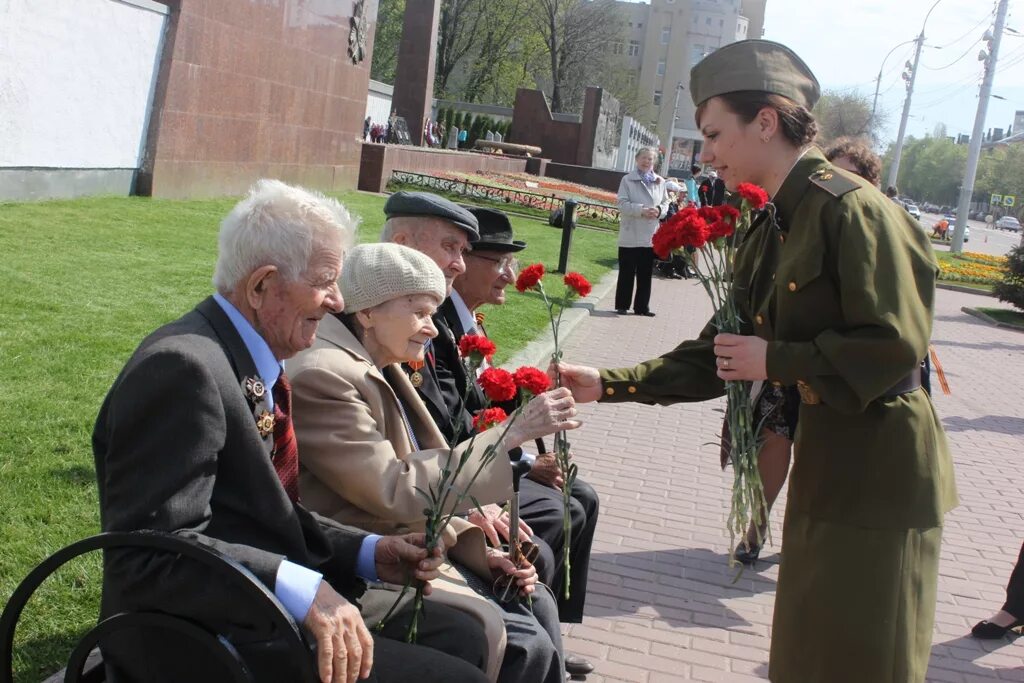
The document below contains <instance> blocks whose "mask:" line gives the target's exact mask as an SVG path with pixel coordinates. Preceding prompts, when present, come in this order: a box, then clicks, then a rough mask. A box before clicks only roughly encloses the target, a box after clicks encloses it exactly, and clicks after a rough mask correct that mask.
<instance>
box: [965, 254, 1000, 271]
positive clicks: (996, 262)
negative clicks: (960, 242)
mask: <svg viewBox="0 0 1024 683" xmlns="http://www.w3.org/2000/svg"><path fill="white" fill-rule="evenodd" d="M963 258H965V259H967V260H968V261H977V262H978V263H984V264H987V265H990V266H999V267H1001V268H1006V257H1005V256H993V255H992V254H981V253H979V252H977V251H965V252H964V253H963Z"/></svg>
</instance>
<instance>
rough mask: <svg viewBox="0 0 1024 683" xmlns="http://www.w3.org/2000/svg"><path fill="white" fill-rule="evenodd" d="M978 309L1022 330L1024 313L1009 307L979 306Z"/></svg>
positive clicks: (998, 320) (994, 318)
mask: <svg viewBox="0 0 1024 683" xmlns="http://www.w3.org/2000/svg"><path fill="white" fill-rule="evenodd" d="M978 310H979V311H981V312H982V313H984V314H985V315H987V316H988V317H990V318H992V319H993V320H995V321H997V322H1001V323H1003V324H1006V325H1012V326H1013V327H1016V328H1018V329H1021V330H1024V313H1022V312H1020V311H1013V310H1010V309H1009V308H979V309H978Z"/></svg>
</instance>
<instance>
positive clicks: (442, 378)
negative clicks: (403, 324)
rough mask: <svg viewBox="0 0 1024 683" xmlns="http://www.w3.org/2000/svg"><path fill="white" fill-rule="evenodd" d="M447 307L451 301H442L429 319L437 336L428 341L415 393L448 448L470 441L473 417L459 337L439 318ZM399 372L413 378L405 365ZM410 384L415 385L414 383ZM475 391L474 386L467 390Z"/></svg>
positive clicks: (409, 369)
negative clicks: (465, 399) (467, 400)
mask: <svg viewBox="0 0 1024 683" xmlns="http://www.w3.org/2000/svg"><path fill="white" fill-rule="evenodd" d="M446 305H451V299H450V298H449V299H445V301H444V303H443V304H441V308H439V309H438V311H437V313H435V314H434V316H433V318H432V319H433V321H434V326H435V327H437V336H436V337H435V338H434V339H433V340H432V341H431V343H430V350H429V352H428V354H427V362H426V364H425V367H424V368H423V369H421V370H420V374H421V375H422V377H423V381H422V383H421V384H420V385H419V386H418V387H416V393H418V394H419V395H420V398H422V399H423V403H424V404H426V406H427V411H428V412H429V413H430V417H431V418H433V420H434V422H435V423H436V424H437V426H438V428H439V429H440V430H441V433H442V434H443V435H444V438H445V440H446V441H447V442H448V443H449V444H451V443H453V442H458V441H462V440H463V439H465V438H467V437H469V436H470V435H471V434H472V429H473V423H472V415H471V414H470V413H468V412H467V410H466V407H465V404H464V402H463V394H464V391H465V387H466V372H465V368H464V367H463V365H462V359H461V358H460V357H459V347H458V342H457V341H456V340H457V339H458V337H461V336H462V335H461V334H459V335H458V336H456V335H455V334H454V332H453V331H452V329H451V327H449V325H448V322H447V320H446V319H445V316H444V315H443V314H442V312H441V311H442V309H443V308H444V306H446ZM402 369H403V370H404V371H405V372H406V374H410V375H411V374H412V369H411V368H410V367H409V366H408V364H403V365H402ZM453 370H454V371H453ZM456 373H457V374H456ZM413 384H414V385H415V382H414V383H413ZM474 388H476V383H475V382H474V383H473V387H471V388H470V389H471V390H472V389H474ZM456 432H458V434H456Z"/></svg>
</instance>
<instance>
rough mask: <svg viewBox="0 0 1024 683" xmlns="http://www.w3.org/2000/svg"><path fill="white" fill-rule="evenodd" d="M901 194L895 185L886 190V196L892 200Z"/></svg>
mask: <svg viewBox="0 0 1024 683" xmlns="http://www.w3.org/2000/svg"><path fill="white" fill-rule="evenodd" d="M899 193H900V191H899V190H897V189H896V186H895V185H890V186H889V187H887V188H885V196H886V197H888V198H890V199H892V198H893V197H896V196H897V195H899Z"/></svg>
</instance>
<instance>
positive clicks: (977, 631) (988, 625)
mask: <svg viewBox="0 0 1024 683" xmlns="http://www.w3.org/2000/svg"><path fill="white" fill-rule="evenodd" d="M1018 626H1024V619H1017V620H1016V621H1014V622H1013V623H1012V624H1010V625H1009V626H1000V625H999V624H993V623H992V622H991V621H979V622H978V623H977V624H975V625H974V628H972V629H971V635H972V636H974V637H975V638H979V639H981V640H999V639H1000V638H1002V637H1003V636H1005V635H1006V634H1007V633H1009V632H1010V631H1011V630H1013V629H1015V628H1017V627H1018Z"/></svg>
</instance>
